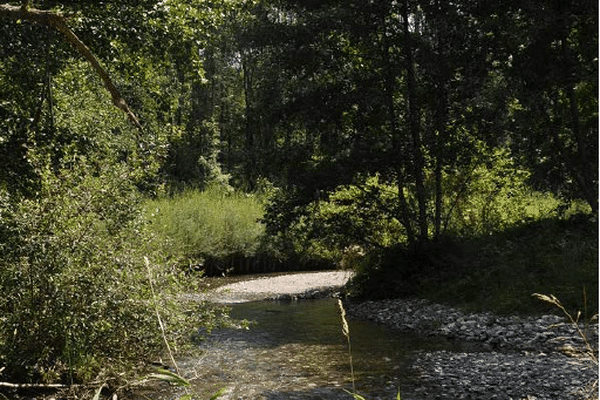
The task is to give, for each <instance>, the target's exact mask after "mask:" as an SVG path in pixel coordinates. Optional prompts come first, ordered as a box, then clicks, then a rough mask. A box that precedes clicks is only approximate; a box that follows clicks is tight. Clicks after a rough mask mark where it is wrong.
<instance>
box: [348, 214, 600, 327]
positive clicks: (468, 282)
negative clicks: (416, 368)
mask: <svg viewBox="0 0 600 400" xmlns="http://www.w3.org/2000/svg"><path fill="white" fill-rule="evenodd" d="M532 293H552V294H554V295H555V296H556V297H558V298H560V299H561V301H562V303H563V304H564V305H565V307H566V309H567V310H569V311H572V312H576V311H577V310H581V312H582V313H584V315H583V317H586V316H591V315H593V314H595V313H597V312H598V225H597V221H596V219H595V218H591V217H589V216H587V215H576V216H574V217H572V218H570V219H568V220H561V219H544V220H539V221H535V222H531V223H528V224H523V225H521V226H519V227H515V228H511V229H508V230H506V231H503V232H500V233H496V234H493V235H489V236H483V237H476V238H472V239H468V240H466V239H463V240H456V239H450V238H445V239H441V240H438V241H437V242H432V243H428V244H427V245H425V246H421V247H419V248H415V249H406V248H405V247H396V248H393V249H389V250H388V251H386V252H385V253H383V254H381V253H379V254H376V255H369V256H367V258H366V259H365V260H363V266H362V267H361V268H359V273H358V274H357V276H356V278H355V279H354V280H353V283H352V285H351V286H350V288H349V289H348V294H349V295H350V296H356V297H360V298H369V299H381V298H410V297H421V298H426V299H429V300H432V301H434V302H440V303H445V304H450V305H454V306H459V307H461V308H464V309H467V310H469V311H494V312H496V313H499V314H511V313H518V314H537V313H541V312H549V311H551V310H552V308H551V307H549V306H547V305H545V304H543V303H541V302H539V301H536V300H535V299H532V297H531V294H532Z"/></svg>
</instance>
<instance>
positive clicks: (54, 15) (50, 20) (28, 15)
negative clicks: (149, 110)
mask: <svg viewBox="0 0 600 400" xmlns="http://www.w3.org/2000/svg"><path fill="white" fill-rule="evenodd" d="M0 16H2V17H8V18H12V19H15V20H27V21H31V22H35V23H37V24H40V25H44V26H50V27H52V28H54V29H56V30H57V31H59V32H60V33H62V35H63V36H64V37H65V39H67V41H68V42H69V43H71V44H72V45H73V46H74V47H75V48H76V49H77V51H78V52H79V53H80V54H81V55H83V57H84V58H85V59H86V60H87V61H88V62H89V63H90V65H91V66H92V68H93V69H94V71H96V73H97V74H98V75H99V76H100V78H101V79H102V82H104V86H105V87H106V89H107V90H108V92H109V93H110V95H111V97H112V102H113V104H114V105H115V106H116V107H117V108H119V109H120V110H122V111H123V112H124V113H125V114H126V115H127V117H128V118H129V120H130V121H131V122H132V123H133V124H134V125H135V127H136V128H137V129H138V130H139V131H140V133H141V132H143V128H142V125H141V124H140V122H139V121H138V119H137V117H136V116H135V114H133V112H132V111H131V109H130V108H129V106H128V105H127V103H126V102H125V100H124V99H123V97H121V94H120V93H119V91H118V90H117V88H116V86H115V85H114V84H113V82H112V80H111V79H110V76H109V75H108V72H107V71H106V70H105V69H104V68H103V67H102V65H100V63H99V62H98V60H97V59H96V57H95V56H94V55H93V54H92V52H91V51H90V49H89V48H88V47H87V46H86V45H85V43H83V42H82V41H81V40H80V39H79V38H78V37H77V35H76V34H75V33H74V32H73V31H72V30H71V28H69V27H68V26H67V24H66V18H65V16H64V15H63V14H61V13H58V12H54V11H46V10H38V9H36V8H30V7H27V6H25V5H24V6H23V7H17V6H12V5H10V4H0Z"/></svg>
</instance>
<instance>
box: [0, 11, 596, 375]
mask: <svg viewBox="0 0 600 400" xmlns="http://www.w3.org/2000/svg"><path fill="white" fill-rule="evenodd" d="M0 38H1V43H2V44H1V45H0V124H1V128H0V288H1V291H2V293H3V296H2V298H0V378H2V379H0V381H2V380H7V381H12V382H50V383H53V382H59V383H73V382H111V385H113V387H118V386H122V387H124V386H127V385H126V384H124V383H123V381H124V380H126V379H129V378H123V376H124V375H119V373H120V371H128V374H129V375H125V376H126V377H129V376H135V374H137V373H139V370H140V368H143V367H140V363H139V361H140V360H144V361H148V358H149V357H152V355H154V354H158V353H160V352H161V351H163V350H164V349H163V346H164V345H165V343H169V342H173V343H174V342H177V341H179V340H180V341H183V342H185V341H186V339H187V338H188V337H189V335H188V334H187V333H186V332H187V331H186V327H190V326H194V327H197V326H199V325H198V324H202V325H207V326H209V325H210V326H212V325H215V324H221V323H228V321H227V318H226V316H225V315H222V313H221V311H220V310H216V309H213V308H211V307H210V306H209V305H206V304H200V305H199V304H187V303H185V302H182V301H173V299H174V297H175V295H176V293H180V292H181V291H182V290H186V291H189V290H195V289H194V285H196V284H198V282H200V279H199V275H200V273H199V272H200V271H202V270H203V269H205V270H206V272H207V273H209V272H210V273H225V272H227V271H228V270H229V271H230V272H235V271H237V272H240V271H246V272H252V271H258V270H260V271H271V270H276V269H277V270H281V269H288V270H290V269H298V268H313V269H317V268H336V267H344V268H356V269H357V270H359V271H361V272H363V275H362V276H363V278H362V279H363V281H359V282H358V283H357V285H358V286H359V288H357V289H355V290H356V292H357V293H360V294H361V295H364V296H369V293H373V292H375V291H379V292H380V293H381V292H382V291H381V290H375V289H374V288H375V287H379V286H377V285H379V284H383V282H384V281H386V278H382V277H381V276H379V277H376V275H377V274H380V275H381V271H383V270H386V271H388V272H386V273H385V274H387V275H385V276H388V277H389V274H388V273H389V269H390V268H392V269H394V272H393V274H396V275H394V276H395V280H392V281H393V282H394V285H395V288H394V289H389V290H391V291H394V290H395V293H393V294H391V295H401V294H406V295H408V294H411V295H414V294H415V291H418V290H425V289H427V290H429V289H430V288H431V287H434V286H435V285H434V283H432V280H435V279H433V278H431V277H432V276H436V277H437V278H436V279H438V281H437V282H438V283H439V280H444V279H449V278H448V277H449V276H452V277H454V276H455V275H456V274H458V272H457V269H456V268H455V267H456V265H457V264H458V262H457V261H456V260H457V259H460V258H461V257H462V260H463V261H464V259H465V258H467V257H468V256H467V255H465V252H467V251H468V250H465V249H466V248H468V246H476V247H477V248H478V249H481V248H484V247H485V248H490V246H491V247H494V246H495V247H494V248H495V249H498V248H499V247H505V244H506V242H507V241H504V242H502V243H503V244H502V245H494V243H495V242H493V241H494V240H499V239H498V238H499V237H512V238H513V239H511V240H512V241H509V243H511V246H512V245H514V246H515V248H516V249H517V251H519V252H523V253H527V256H528V257H533V256H532V254H533V253H532V251H531V248H528V247H527V246H526V244H525V239H524V238H525V237H530V236H531V235H533V236H536V238H538V239H539V237H540V236H543V235H547V236H546V238H545V239H543V238H542V239H539V242H538V243H537V247H536V249H539V248H544V247H545V246H546V247H547V248H554V247H556V249H558V250H557V251H560V252H562V253H565V244H564V243H566V242H568V243H571V242H579V243H580V244H581V245H582V248H578V249H576V253H577V254H578V255H579V256H578V257H579V258H578V259H577V260H579V261H580V262H581V264H582V265H584V267H585V272H582V273H581V274H579V273H578V272H576V273H572V270H571V273H569V272H563V275H566V274H569V275H578V274H579V275H580V276H579V278H580V279H581V280H580V281H573V282H574V283H573V284H572V285H571V286H573V287H575V289H573V290H576V291H580V289H581V282H586V281H588V282H590V287H589V288H588V291H589V292H590V293H591V294H592V296H593V294H594V293H595V294H596V296H597V259H596V257H597V231H596V224H597V214H598V4H597V2H595V1H587V0H544V1H538V0H536V1H534V0H510V1H508V0H507V1H495V2H489V1H482V0H457V1H453V2H444V1H440V0H393V1H387V0H370V1H365V0H360V1H358V0H345V1H340V0H320V1H315V0H224V1H211V0H187V1H183V0H161V1H159V0H141V1H132V0H119V1H114V0H107V1H97V2H88V1H66V0H65V1H58V0H56V1H54V0H37V1H22V2H8V3H5V4H0ZM554 230H558V231H559V232H563V233H564V232H567V233H564V234H563V233H559V234H558V235H553V234H552V233H553V232H554ZM526 232H534V234H531V233H529V234H528V233H526ZM581 232H583V235H584V236H585V237H586V238H588V239H589V241H588V242H585V243H584V242H583V241H581V237H580V236H577V235H578V234H579V233H581ZM554 233H555V232H554ZM502 235H504V236H502ZM555 236H560V237H555ZM514 238H521V239H514ZM570 238H571V239H572V240H571V242H569V239H570ZM573 238H574V239H573ZM554 239H556V241H553V240H554ZM467 241H468V243H469V244H468V245H465V244H464V243H466V242H467ZM565 241H566V242H565ZM527 243H529V242H527ZM548 243H553V244H551V245H549V244H548ZM465 246H467V247H465ZM486 246H487V247H486ZM519 246H520V247H519ZM584 246H585V247H586V248H583V247H584ZM567 247H568V246H567ZM459 248H460V250H458V249H459ZM478 251H479V250H472V254H475V253H478ZM496 253H498V254H499V253H500V251H497V252H496ZM496 253H494V254H496ZM565 254H568V257H571V256H572V255H573V254H572V253H565ZM553 257H554V258H559V256H558V255H556V256H553ZM560 257H563V258H564V259H563V260H562V261H561V262H563V263H565V262H571V261H568V260H569V259H567V258H566V257H567V256H560ZM538 258H539V264H544V263H546V264H547V263H548V262H549V261H548V260H549V257H546V258H544V255H543V254H540V255H538ZM571 259H572V258H571ZM452 260H454V261H452ZM565 260H566V261H565ZM590 260H592V261H590ZM453 262H454V263H453ZM508 262H509V263H510V261H508ZM528 262H529V261H528ZM532 262H533V261H532ZM536 262H538V261H536ZM483 264H484V262H483V261H482V260H481V259H478V260H477V261H476V262H475V264H474V265H478V266H481V265H483ZM539 264H527V265H525V266H524V267H523V268H525V270H527V271H531V270H532V269H533V270H536V269H538V268H539ZM392 265H393V266H392ZM532 265H534V267H532ZM563 267H564V264H560V265H559V266H557V267H556V268H557V269H563V270H564V268H563ZM424 270H427V271H428V273H429V272H430V273H431V274H430V275H429V278H428V279H424V278H423V276H422V275H423V273H422V271H424ZM419 271H421V272H419ZM481 271H483V269H481ZM488 272H489V271H488ZM533 272H536V271H533ZM537 272H539V274H542V272H540V271H537ZM537 272H536V273H537ZM464 273H466V272H465V271H462V270H461V271H460V274H459V275H460V276H459V278H460V279H461V281H460V282H462V284H464V285H465V286H464V290H465V291H466V292H469V290H471V289H472V286H476V284H477V282H476V281H473V280H472V279H471V278H469V279H470V280H468V282H466V281H467V280H466V279H465V275H464ZM494 273H498V274H501V273H500V272H498V271H495V272H494ZM528 273H529V272H528ZM543 273H544V274H547V271H546V272H543ZM436 274H437V275H436ZM481 274H482V275H485V273H484V272H481ZM489 274H491V272H489ZM489 274H488V275H489ZM539 274H538V275H535V276H534V277H532V279H534V278H535V279H538V278H539V276H540V275H539ZM571 278H572V277H569V279H571ZM490 279H496V278H494V277H493V276H492V277H491V278H490ZM573 279H575V278H573ZM387 280H388V281H389V279H387ZM590 280H591V281H590ZM400 281H402V282H403V283H398V282H400ZM361 282H362V283H361ZM465 282H466V283H465ZM361 284H362V287H361ZM432 285H433V286H432ZM569 285H570V283H569V282H567V283H565V284H564V285H562V286H561V285H557V286H556V288H559V287H563V286H565V287H566V286H569ZM571 286H569V288H568V290H565V293H571V292H572V291H573V290H572V287H571ZM157 288H160V289H161V290H160V291H159V290H157ZM469 288H471V289H469ZM551 289H555V287H554V286H552V287H551ZM387 290H388V288H386V291H387ZM540 290H542V289H540ZM594 291H595V292H594ZM574 296H575V297H577V296H578V295H577V294H575V295H574ZM463 297H464V295H463ZM465 300H466V299H465ZM190 307H194V308H195V309H196V310H197V312H186V311H189V309H190ZM596 307H597V305H596ZM508 311H511V310H508ZM157 316H158V320H159V321H160V326H161V327H162V326H168V327H169V329H168V331H169V332H168V333H165V331H161V330H160V329H159V328H158V326H159V325H157V322H156V319H157ZM161 317H162V319H161ZM167 335H169V338H168V340H167ZM186 335H187V336H186ZM171 336H172V337H171ZM188 341H189V340H188ZM115 382H118V383H115Z"/></svg>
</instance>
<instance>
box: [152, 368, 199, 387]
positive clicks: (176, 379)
mask: <svg viewBox="0 0 600 400" xmlns="http://www.w3.org/2000/svg"><path fill="white" fill-rule="evenodd" d="M157 371H158V373H155V374H150V375H148V379H158V380H160V381H165V382H169V383H172V384H173V385H176V386H182V387H190V386H191V384H190V382H189V381H188V380H186V379H185V378H182V377H181V376H179V375H177V374H176V373H174V372H171V371H167V370H165V369H161V368H158V369H157Z"/></svg>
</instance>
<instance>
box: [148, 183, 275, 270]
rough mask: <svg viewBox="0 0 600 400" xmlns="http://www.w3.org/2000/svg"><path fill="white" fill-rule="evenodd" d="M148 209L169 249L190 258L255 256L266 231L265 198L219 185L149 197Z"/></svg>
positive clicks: (193, 260) (199, 260) (174, 254)
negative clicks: (264, 216)
mask: <svg viewBox="0 0 600 400" xmlns="http://www.w3.org/2000/svg"><path fill="white" fill-rule="evenodd" d="M145 213H146V218H147V219H148V220H149V221H150V223H151V227H152V229H153V230H154V232H156V233H157V234H158V235H159V236H161V237H164V238H165V239H167V241H168V243H169V245H168V246H167V248H165V251H166V252H167V253H169V254H170V255H172V256H173V257H177V258H180V259H181V258H183V259H187V260H188V261H190V262H202V260H203V259H205V258H207V257H214V258H223V257H227V256H230V255H234V254H240V255H244V256H251V255H253V254H254V253H255V252H256V251H257V250H258V247H259V245H260V242H261V238H262V237H263V235H264V226H263V224H262V223H260V222H259V221H260V218H261V217H262V216H263V203H262V200H261V199H260V198H259V197H258V196H257V195H252V194H244V193H238V192H234V191H230V190H227V189H224V188H221V187H219V186H211V187H209V188H207V189H206V190H204V191H199V190H188V191H185V192H183V193H181V194H178V195H175V196H173V197H168V198H161V199H158V200H152V201H148V202H147V204H146V205H145Z"/></svg>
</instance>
